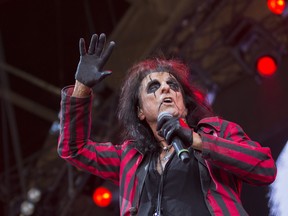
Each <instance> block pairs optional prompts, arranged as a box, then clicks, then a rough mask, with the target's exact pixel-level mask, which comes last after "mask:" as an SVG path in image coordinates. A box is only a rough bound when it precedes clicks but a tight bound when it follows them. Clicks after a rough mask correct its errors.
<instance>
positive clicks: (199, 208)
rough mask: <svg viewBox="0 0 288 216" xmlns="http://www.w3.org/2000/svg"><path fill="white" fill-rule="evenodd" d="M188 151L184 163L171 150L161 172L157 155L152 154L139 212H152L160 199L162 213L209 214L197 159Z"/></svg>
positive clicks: (150, 215)
mask: <svg viewBox="0 0 288 216" xmlns="http://www.w3.org/2000/svg"><path fill="white" fill-rule="evenodd" d="M190 155H191V160H190V161H189V162H188V163H187V164H184V163H183V162H182V161H181V160H180V159H179V158H178V157H177V156H176V154H175V153H173V155H172V157H171V158H170V159H169V161H168V162H167V164H166V166H165V169H164V172H163V174H162V175H160V174H159V173H158V171H157V169H156V167H157V159H158V156H159V155H158V154H154V155H153V157H152V161H151V163H150V166H149V171H148V174H147V177H146V179H145V183H144V187H143V191H142V195H141V198H140V204H139V209H138V215H139V216H153V215H154V213H155V212H156V210H157V205H158V208H159V204H158V203H159V202H160V203H161V210H162V211H161V216H170V215H171V216H172V215H173V216H179V215H181V216H208V215H210V213H209V211H208V209H207V207H206V205H205V201H204V196H203V193H202V190H201V183H200V175H199V168H198V163H197V160H196V158H195V157H194V156H193V153H192V152H191V154H190ZM161 190H162V192H161ZM159 193H160V196H159ZM161 194H162V195H161ZM156 215H157V214H156Z"/></svg>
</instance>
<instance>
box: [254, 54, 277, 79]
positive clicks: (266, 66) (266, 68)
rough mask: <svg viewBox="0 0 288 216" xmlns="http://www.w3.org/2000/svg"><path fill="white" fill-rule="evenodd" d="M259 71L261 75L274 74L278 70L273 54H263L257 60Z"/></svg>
mask: <svg viewBox="0 0 288 216" xmlns="http://www.w3.org/2000/svg"><path fill="white" fill-rule="evenodd" d="M257 71H258V73H259V74H260V75H261V76H272V75H273V74H274V73H275V72H276V71H277V63H276V61H275V59H274V58H272V57H271V56H261V57H260V58H258V60H257Z"/></svg>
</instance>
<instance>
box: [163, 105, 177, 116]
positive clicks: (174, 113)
mask: <svg viewBox="0 0 288 216" xmlns="http://www.w3.org/2000/svg"><path fill="white" fill-rule="evenodd" d="M163 112H167V113H170V114H171V115H172V116H174V117H179V115H180V113H179V111H178V109H175V108H174V107H162V109H160V110H159V114H160V113H163Z"/></svg>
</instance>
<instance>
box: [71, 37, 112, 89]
mask: <svg viewBox="0 0 288 216" xmlns="http://www.w3.org/2000/svg"><path fill="white" fill-rule="evenodd" d="M105 43H106V35H105V34H103V33H102V34H100V36H99V37H98V35H97V34H93V35H92V38H91V41H90V44H89V48H88V52H87V51H86V46H85V41H84V39H83V38H81V39H80V41H79V52H80V61H79V63H78V67H77V71H76V74H75V79H76V80H77V81H79V82H80V83H82V84H84V85H85V86H87V87H90V88H92V87H93V86H94V85H96V84H97V83H99V82H100V81H101V80H103V79H104V78H105V77H107V76H109V75H110V74H111V73H112V72H111V71H102V70H103V66H104V65H105V63H106V62H107V61H108V59H109V57H110V55H111V53H112V51H113V48H114V46H115V43H114V41H111V42H110V43H109V45H108V47H107V48H105Z"/></svg>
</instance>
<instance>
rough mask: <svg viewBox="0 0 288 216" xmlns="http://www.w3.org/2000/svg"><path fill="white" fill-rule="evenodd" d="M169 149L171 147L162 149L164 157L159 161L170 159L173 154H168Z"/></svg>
mask: <svg viewBox="0 0 288 216" xmlns="http://www.w3.org/2000/svg"><path fill="white" fill-rule="evenodd" d="M171 148H172V145H169V146H164V147H162V149H163V151H164V152H165V155H164V157H163V158H162V159H161V158H160V160H161V161H168V160H169V158H170V157H171V155H172V153H173V152H170V149H171ZM159 157H160V156H159Z"/></svg>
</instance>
